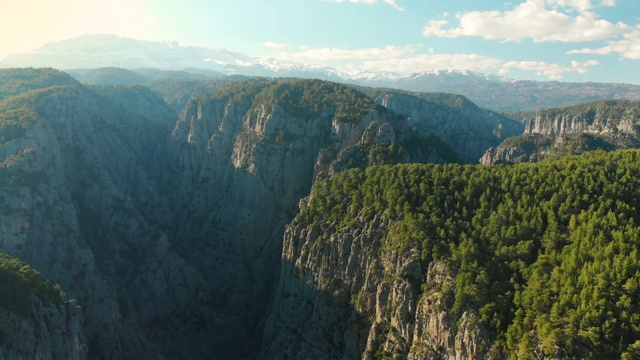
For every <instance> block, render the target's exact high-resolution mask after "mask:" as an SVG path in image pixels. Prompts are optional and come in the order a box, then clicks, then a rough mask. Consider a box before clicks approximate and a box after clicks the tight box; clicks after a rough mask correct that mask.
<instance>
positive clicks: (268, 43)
mask: <svg viewBox="0 0 640 360" xmlns="http://www.w3.org/2000/svg"><path fill="white" fill-rule="evenodd" d="M262 46H264V47H267V48H271V49H284V48H286V47H287V46H289V44H284V43H277V42H271V41H265V42H263V43H262Z"/></svg>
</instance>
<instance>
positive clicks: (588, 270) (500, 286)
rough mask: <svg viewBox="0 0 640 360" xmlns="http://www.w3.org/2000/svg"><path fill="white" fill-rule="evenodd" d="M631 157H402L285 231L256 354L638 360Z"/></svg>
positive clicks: (336, 190) (318, 193) (340, 180)
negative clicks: (505, 161) (471, 160)
mask: <svg viewBox="0 0 640 360" xmlns="http://www.w3.org/2000/svg"><path fill="white" fill-rule="evenodd" d="M638 169H640V152H639V151H637V150H634V151H617V152H613V153H604V152H595V153H590V154H584V155H582V156H580V157H569V158H566V159H562V160H558V161H553V162H549V161H547V162H542V163H539V164H520V165H516V166H512V167H484V166H480V165H476V166H459V165H444V166H441V165H397V166H382V167H372V168H368V169H366V170H364V171H363V170H350V171H347V172H344V173H340V174H337V175H336V176H334V177H332V178H330V179H327V180H326V181H323V182H321V183H317V184H316V185H315V186H314V188H313V190H312V192H311V196H310V197H309V198H307V199H306V200H305V201H304V203H303V205H302V207H301V211H300V214H299V215H298V216H296V219H295V220H294V221H293V222H292V223H291V224H290V225H289V226H287V230H286V232H285V238H284V239H285V240H284V248H283V267H282V270H281V274H280V281H279V285H278V288H277V291H276V295H275V302H274V307H273V311H272V312H271V314H270V316H269V320H268V322H267V327H266V333H265V338H264V341H263V345H264V348H263V353H262V354H263V355H264V356H265V357H267V358H272V357H288V358H316V359H330V358H336V357H341V356H347V357H350V358H364V359H379V358H388V357H394V358H409V359H421V358H425V357H426V358H458V359H494V358H498V359H504V358H510V359H516V358H545V359H546V358H554V359H556V358H580V359H603V358H624V359H633V358H636V357H637V356H638V354H639V350H640V342H639V341H638V338H639V336H640V322H639V321H638V316H637V314H638V310H640V309H638V307H637V304H636V302H635V301H634V300H633V299H635V298H637V297H638V296H639V295H640V286H639V285H638V284H640V277H639V274H640V272H638V270H640V258H638V239H639V236H640V228H638V226H637V225H636V224H637V222H638V218H639V215H640V214H639V213H638V211H637V204H638V202H639V201H640V197H639V195H638V192H637V189H638V186H639V185H640V184H639V183H638V181H639V180H638V179H639V176H638V175H640V174H638Z"/></svg>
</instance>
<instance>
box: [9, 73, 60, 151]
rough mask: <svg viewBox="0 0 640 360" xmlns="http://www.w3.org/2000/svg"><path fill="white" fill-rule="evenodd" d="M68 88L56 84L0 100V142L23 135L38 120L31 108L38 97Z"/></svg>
mask: <svg viewBox="0 0 640 360" xmlns="http://www.w3.org/2000/svg"><path fill="white" fill-rule="evenodd" d="M70 89H72V88H71V87H69V86H64V85H56V86H51V87H47V88H42V89H39V88H38V89H36V90H32V91H27V92H25V93H21V94H19V95H16V96H12V97H9V98H6V99H4V100H0V144H4V143H6V142H8V141H11V140H14V139H17V138H19V137H22V136H24V134H25V133H26V131H27V129H28V128H29V126H30V124H31V123H32V122H34V121H37V120H38V118H39V116H38V114H37V113H36V112H35V111H34V109H33V106H34V104H35V103H36V102H37V101H38V99H40V98H42V97H44V96H47V95H51V94H54V93H56V92H61V91H66V90H70Z"/></svg>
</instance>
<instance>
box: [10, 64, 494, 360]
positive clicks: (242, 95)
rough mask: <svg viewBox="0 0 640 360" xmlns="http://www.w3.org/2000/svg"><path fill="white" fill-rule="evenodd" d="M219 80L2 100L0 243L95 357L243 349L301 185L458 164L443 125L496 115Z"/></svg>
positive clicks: (240, 352)
mask: <svg viewBox="0 0 640 360" xmlns="http://www.w3.org/2000/svg"><path fill="white" fill-rule="evenodd" d="M12 71H14V73H15V74H17V75H20V74H21V71H22V72H23V74H22V75H20V76H27V75H29V74H30V72H32V71H33V70H12ZM48 73H52V74H58V75H60V74H59V73H57V72H55V71H54V70H47V69H44V70H37V71H35V73H33V74H32V76H35V78H36V79H38V78H41V77H45V76H47V74H48ZM26 78H28V76H27V77H26ZM227 80H228V78H225V79H221V80H220V81H221V82H220V83H218V82H212V83H197V82H189V83H184V82H179V81H178V83H175V82H171V81H169V82H168V83H164V85H162V84H161V82H159V83H157V84H158V87H157V88H155V90H156V91H157V92H155V93H154V92H152V91H151V90H149V89H148V88H146V87H143V86H106V85H96V86H89V87H88V86H84V85H82V84H79V83H78V82H76V81H74V80H73V79H71V78H69V77H68V76H64V75H62V76H59V81H58V80H56V81H55V82H53V83H50V82H42V83H38V82H35V83H34V84H26V87H25V89H26V90H25V91H26V92H24V93H20V94H19V95H13V94H14V93H15V92H12V93H11V94H12V95H10V96H8V97H7V98H5V99H4V100H2V102H0V160H1V161H2V165H1V167H0V170H1V171H0V181H1V183H0V195H1V196H3V198H4V202H3V203H2V204H1V208H2V210H3V211H1V212H0V222H1V223H2V224H3V228H2V231H1V232H0V236H1V237H0V244H1V246H2V248H3V249H4V250H5V251H6V252H7V253H9V254H11V255H12V256H14V257H17V258H20V259H22V260H24V261H26V262H27V263H29V264H30V265H31V266H33V267H34V268H36V269H38V271H40V273H41V274H42V276H43V277H44V278H46V279H49V280H51V281H53V282H57V283H60V284H61V285H62V287H63V288H64V289H65V291H66V292H67V293H68V294H69V297H70V298H75V299H77V301H78V303H79V304H80V305H81V306H82V308H83V315H84V319H85V323H84V332H85V334H86V336H87V345H88V355H89V356H90V357H115V358H121V357H128V358H131V357H135V358H148V357H157V356H167V357H176V358H184V357H196V358H198V357H214V356H229V357H238V356H251V355H253V354H255V352H256V351H257V346H258V345H259V342H260V339H261V337H262V328H263V325H264V317H265V311H266V309H267V304H268V302H269V300H270V298H271V295H272V293H273V287H274V285H275V283H274V281H275V279H276V277H277V271H278V269H279V267H280V261H281V245H282V234H283V232H284V226H285V224H287V223H288V222H290V221H291V220H292V219H293V218H294V217H295V215H296V214H297V213H298V210H299V207H298V205H299V201H300V199H301V198H304V197H306V196H307V195H308V194H309V192H310V189H311V187H312V184H313V183H314V182H316V181H318V180H321V179H324V178H327V177H330V176H333V175H335V174H337V173H339V172H341V171H344V170H347V169H349V168H363V169H364V168H366V167H369V166H372V165H379V164H396V163H403V162H436V163H443V162H461V161H464V159H466V158H467V155H466V154H465V153H464V148H454V147H452V146H451V145H449V143H448V141H450V140H447V139H443V138H441V137H440V135H438V134H437V133H434V130H433V129H436V128H437V126H436V124H437V123H438V122H440V123H442V124H443V126H446V125H447V124H448V123H449V122H450V123H452V124H456V126H455V127H452V128H451V129H462V130H464V131H467V132H468V133H472V132H473V129H476V128H477V127H478V126H477V125H476V124H475V121H483V122H482V124H490V125H491V126H498V128H499V124H500V122H499V121H496V122H491V121H493V120H494V119H493V118H492V115H489V116H488V117H485V115H486V113H487V112H486V111H484V110H482V109H477V107H476V108H474V106H473V105H472V104H470V103H469V102H468V101H466V99H463V98H460V97H451V99H448V100H447V99H442V98H440V95H437V96H436V95H434V97H435V98H433V99H431V98H430V97H429V96H427V95H421V96H422V97H418V96H417V95H413V96H414V97H412V98H410V100H411V101H409V104H411V105H416V106H418V107H420V108H427V109H436V111H435V112H433V113H432V115H433V116H429V117H419V116H414V118H413V119H411V118H409V119H408V118H407V117H406V116H403V115H400V114H402V113H403V112H401V110H402V106H400V105H398V104H396V105H395V109H397V110H398V112H400V114H399V113H398V112H395V111H392V110H389V109H388V108H385V107H384V106H382V105H380V104H379V103H376V101H374V100H373V99H372V98H371V97H369V96H367V95H366V94H364V93H363V92H361V91H358V90H356V89H354V88H353V87H350V86H346V85H341V84H336V83H331V82H326V81H319V80H301V79H251V80H246V81H232V82H230V83H225V82H226V81H227ZM232 80H233V79H232ZM27 83H28V81H27ZM51 85H55V86H51ZM211 90H212V92H208V91H211ZM158 93H163V94H164V95H163V97H164V98H166V99H174V100H171V101H172V105H173V109H172V108H170V107H169V106H167V103H165V102H163V101H162V100H161V99H160V98H159V97H158V96H157V94H158ZM190 94H201V95H197V96H195V97H194V98H192V99H191V100H188V101H187V100H185V99H186V97H188V96H191V95H190ZM392 96H395V95H393V94H392ZM182 104H185V105H182ZM459 107H460V108H461V109H458V108H459ZM182 108H183V109H184V110H183V111H181V114H180V115H179V116H178V115H177V113H176V110H177V109H182ZM474 109H476V110H477V112H478V113H481V114H478V113H476V112H474V111H476V110H474ZM406 113H412V111H409V110H408V111H406ZM427 113H428V112H425V114H427ZM429 114H431V113H429ZM482 114H485V115H482ZM463 115H465V116H466V115H470V116H471V118H470V120H468V121H465V120H464V119H460V118H458V117H462V116H463ZM489 120H491V121H489ZM422 122H427V124H428V125H424V124H422ZM446 134H449V135H450V134H451V133H446ZM469 136H470V135H469ZM492 141H493V140H492Z"/></svg>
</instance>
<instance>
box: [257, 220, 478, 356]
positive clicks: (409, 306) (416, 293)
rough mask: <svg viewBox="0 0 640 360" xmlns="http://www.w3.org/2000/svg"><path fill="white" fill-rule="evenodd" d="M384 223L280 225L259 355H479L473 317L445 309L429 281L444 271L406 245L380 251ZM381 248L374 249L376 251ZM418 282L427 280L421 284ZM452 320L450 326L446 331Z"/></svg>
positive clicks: (437, 281) (445, 278) (439, 282)
mask: <svg viewBox="0 0 640 360" xmlns="http://www.w3.org/2000/svg"><path fill="white" fill-rule="evenodd" d="M389 224H390V222H389V221H388V220H386V219H384V218H382V217H380V216H376V218H375V219H374V221H372V222H370V223H360V222H357V223H356V224H355V225H354V226H353V227H352V228H351V229H348V230H343V231H336V229H335V228H333V227H332V225H330V224H325V225H326V226H325V225H320V226H307V225H305V224H303V223H299V222H297V221H294V222H293V223H292V224H291V225H289V226H288V227H287V230H286V232H285V236H284V245H283V266H282V268H281V272H280V280H279V284H278V287H277V289H276V291H275V297H274V303H273V309H272V311H271V312H270V315H269V318H268V320H267V324H266V328H265V335H264V339H263V352H262V353H261V355H263V356H264V357H265V358H284V357H288V358H317V359H334V358H345V359H359V358H363V359H374V358H378V357H380V356H399V357H401V358H409V359H424V358H437V359H451V360H453V359H480V358H483V357H484V355H485V354H486V353H487V351H488V349H489V346H490V345H491V344H489V343H488V341H487V340H486V338H487V334H486V331H485V330H484V329H483V327H482V324H481V322H480V321H479V320H478V317H477V316H476V315H475V314H473V313H470V312H465V313H464V314H463V315H462V316H461V317H460V318H454V317H453V316H451V315H450V314H449V313H448V311H447V308H446V306H445V304H443V303H442V296H441V294H440V292H439V290H438V289H440V288H442V287H443V286H446V285H450V284H451V283H452V282H453V281H454V280H453V274H452V273H451V271H450V269H448V268H447V266H446V265H445V264H443V263H430V264H429V265H428V268H427V269H426V274H427V275H426V279H422V275H421V274H422V273H423V270H425V269H423V268H422V266H424V265H423V264H422V263H421V261H420V254H419V253H418V252H417V251H415V250H412V249H411V247H408V249H404V250H398V251H392V252H390V253H385V252H382V251H381V246H382V241H383V238H384V236H386V233H387V232H388V230H389ZM381 254H383V255H381ZM423 281H425V283H426V284H428V285H429V286H428V287H427V288H426V289H422V288H420V283H422V282H423ZM454 328H457V332H454V331H452V329H454Z"/></svg>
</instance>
